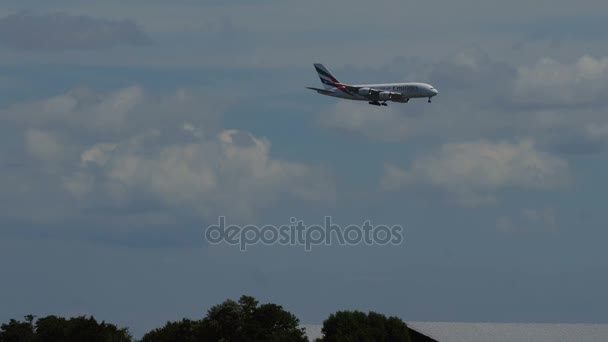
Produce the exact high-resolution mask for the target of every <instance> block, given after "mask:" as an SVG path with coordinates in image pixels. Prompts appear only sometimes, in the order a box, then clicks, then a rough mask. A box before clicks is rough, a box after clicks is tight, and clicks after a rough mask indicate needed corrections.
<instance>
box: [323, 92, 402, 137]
mask: <svg viewBox="0 0 608 342" xmlns="http://www.w3.org/2000/svg"><path fill="white" fill-rule="evenodd" d="M318 120H319V122H320V124H321V125H322V126H324V127H327V128H337V129H341V130H345V131H348V132H353V133H360V134H363V135H364V136H367V137H368V138H372V139H375V140H380V141H389V142H394V141H400V140H403V139H405V138H407V137H408V134H409V133H410V131H411V128H410V125H411V124H410V123H409V122H408V120H407V119H406V118H405V117H404V116H403V115H402V114H399V112H398V111H397V110H396V109H393V108H384V107H383V108H380V107H371V106H368V105H367V103H365V102H347V101H339V102H338V103H336V105H335V106H334V107H333V108H331V109H330V110H328V111H324V112H321V113H320V114H319V115H318Z"/></svg>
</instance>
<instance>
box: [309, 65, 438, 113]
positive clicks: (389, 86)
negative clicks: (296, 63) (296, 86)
mask: <svg viewBox="0 0 608 342" xmlns="http://www.w3.org/2000/svg"><path fill="white" fill-rule="evenodd" d="M314 66H315V69H316V70H317V73H318V74H319V78H320V79H321V83H323V88H324V89H319V88H314V87H306V89H310V90H314V91H316V92H317V93H319V94H321V95H327V96H333V97H339V98H342V99H347V100H355V101H368V103H369V104H370V105H374V106H388V104H387V103H386V102H387V101H392V102H400V103H407V102H409V101H410V99H414V98H428V102H429V103H431V98H433V97H434V96H437V94H439V92H438V91H437V89H435V87H433V86H432V85H430V84H427V83H419V82H410V83H385V84H360V85H348V84H344V83H341V82H340V81H338V79H337V78H336V77H334V75H332V74H331V72H329V70H327V68H325V67H324V66H323V64H320V63H315V64H314Z"/></svg>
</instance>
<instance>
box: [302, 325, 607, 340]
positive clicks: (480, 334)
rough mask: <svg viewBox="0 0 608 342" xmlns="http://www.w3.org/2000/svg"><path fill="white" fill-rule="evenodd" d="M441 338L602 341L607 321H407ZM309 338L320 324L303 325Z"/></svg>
mask: <svg viewBox="0 0 608 342" xmlns="http://www.w3.org/2000/svg"><path fill="white" fill-rule="evenodd" d="M408 326H409V327H410V328H411V329H414V330H416V331H418V332H420V333H422V334H424V335H427V336H429V337H431V338H433V339H436V340H437V341H440V342H478V341H479V342H482V341H483V342H487V341H492V342H528V341H529V342H545V341H546V342H562V341H563V342H566V341H568V342H569V341H578V342H605V341H608V324H539V323H444V322H408ZM303 327H304V328H305V329H306V334H307V335H308V338H309V340H310V341H314V339H316V338H319V337H322V333H321V328H322V326H321V325H304V326H303Z"/></svg>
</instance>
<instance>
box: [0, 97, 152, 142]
mask: <svg viewBox="0 0 608 342" xmlns="http://www.w3.org/2000/svg"><path fill="white" fill-rule="evenodd" d="M144 100H145V99H144V93H143V89H142V88H141V87H139V86H130V87H126V88H121V89H118V90H115V91H114V92H112V93H110V94H102V93H98V92H95V91H93V90H90V89H86V88H79V89H74V90H71V91H69V92H67V93H65V94H62V95H59V96H54V97H51V98H49V99H44V100H41V101H36V102H31V103H23V104H16V105H13V106H10V107H9V108H7V109H5V110H4V111H3V112H2V113H1V114H2V116H4V117H7V118H9V119H11V120H13V121H16V122H19V123H22V124H29V125H48V124H51V123H59V124H63V125H67V126H71V127H76V128H85V129H91V130H97V131H106V130H120V129H122V128H124V125H125V123H126V120H127V119H128V117H129V115H130V114H131V113H133V111H134V109H136V108H137V106H139V105H141V104H142V103H144Z"/></svg>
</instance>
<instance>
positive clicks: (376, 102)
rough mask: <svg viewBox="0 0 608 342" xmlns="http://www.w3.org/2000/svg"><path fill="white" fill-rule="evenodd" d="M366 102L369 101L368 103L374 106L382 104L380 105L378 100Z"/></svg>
mask: <svg viewBox="0 0 608 342" xmlns="http://www.w3.org/2000/svg"><path fill="white" fill-rule="evenodd" d="M368 103H369V104H370V105H374V106H382V105H381V104H380V102H378V101H370V102H368Z"/></svg>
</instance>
